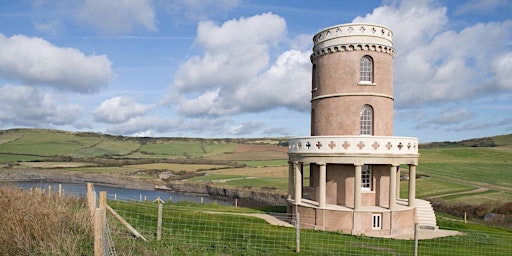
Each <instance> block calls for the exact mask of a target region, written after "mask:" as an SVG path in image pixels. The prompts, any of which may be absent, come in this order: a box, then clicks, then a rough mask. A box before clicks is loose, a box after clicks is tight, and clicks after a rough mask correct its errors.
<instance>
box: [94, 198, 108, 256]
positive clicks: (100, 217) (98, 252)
mask: <svg viewBox="0 0 512 256" xmlns="http://www.w3.org/2000/svg"><path fill="white" fill-rule="evenodd" d="M105 218H106V211H105V208H96V209H95V210H94V256H103V243H104V241H105V237H104V235H103V234H105V222H106V221H105Z"/></svg>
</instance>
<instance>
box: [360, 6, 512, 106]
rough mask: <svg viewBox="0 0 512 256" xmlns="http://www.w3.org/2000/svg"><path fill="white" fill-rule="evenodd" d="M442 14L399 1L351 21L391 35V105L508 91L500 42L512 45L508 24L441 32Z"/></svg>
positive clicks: (506, 53)
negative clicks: (380, 26)
mask: <svg viewBox="0 0 512 256" xmlns="http://www.w3.org/2000/svg"><path fill="white" fill-rule="evenodd" d="M446 12H447V9H446V7H443V6H439V5H438V4H437V2H435V1H401V2H393V4H391V5H386V6H381V7H378V8H376V9H375V10H374V11H373V13H371V14H368V15H367V16H365V17H358V18H356V19H354V21H355V22H376V23H381V24H384V25H386V26H389V27H390V28H391V30H393V31H394V39H393V40H394V47H395V48H396V49H397V55H396V57H395V61H394V65H395V68H394V76H395V84H394V85H395V97H396V99H397V100H396V106H398V107H400V108H403V107H407V108H409V107H415V106H417V105H418V104H420V105H421V104H433V103H437V102H453V101H460V100H464V99H472V98H475V97H481V96H482V95H485V94H489V93H494V92H497V91H503V90H506V89H510V87H512V86H511V85H510V84H511V83H510V82H509V81H510V72H509V71H506V70H510V65H511V64H510V54H511V48H510V45H507V44H506V42H508V41H511V40H512V32H511V31H512V21H511V20H508V21H504V22H488V23H477V24H474V25H471V26H468V27H465V28H464V29H462V30H461V31H453V30H449V29H447V28H446V24H447V22H449V19H448V17H447V15H446ZM482 38H485V41H482ZM490 63H491V64H492V65H490Z"/></svg>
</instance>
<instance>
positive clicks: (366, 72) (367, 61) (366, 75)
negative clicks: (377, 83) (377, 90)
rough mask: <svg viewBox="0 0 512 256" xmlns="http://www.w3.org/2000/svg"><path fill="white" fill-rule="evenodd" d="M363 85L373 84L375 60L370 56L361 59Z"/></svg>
mask: <svg viewBox="0 0 512 256" xmlns="http://www.w3.org/2000/svg"><path fill="white" fill-rule="evenodd" d="M360 75H361V83H365V84H369V83H373V59H372V58H371V57H370V56H363V57H362V58H361V74H360Z"/></svg>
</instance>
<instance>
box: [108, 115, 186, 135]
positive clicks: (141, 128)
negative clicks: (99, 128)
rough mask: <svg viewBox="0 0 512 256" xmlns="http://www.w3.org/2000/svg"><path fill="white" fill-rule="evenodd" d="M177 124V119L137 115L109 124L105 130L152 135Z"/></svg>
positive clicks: (170, 129) (168, 129)
mask: <svg viewBox="0 0 512 256" xmlns="http://www.w3.org/2000/svg"><path fill="white" fill-rule="evenodd" d="M178 125H179V122H178V121H176V120H172V119H168V118H162V117H147V116H137V117H133V118H130V119H128V120H127V121H126V122H123V123H118V124H114V125H111V126H109V127H108V128H107V129H106V132H107V133H109V134H123V135H134V136H135V135H141V134H144V135H148V136H154V135H155V134H161V133H165V132H169V131H172V130H174V129H175V128H176V127H177V126H178Z"/></svg>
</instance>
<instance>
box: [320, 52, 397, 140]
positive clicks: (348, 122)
mask: <svg viewBox="0 0 512 256" xmlns="http://www.w3.org/2000/svg"><path fill="white" fill-rule="evenodd" d="M365 55H369V56H371V57H372V58H373V61H374V83H375V84H376V85H359V84H358V83H359V82H360V77H359V69H360V67H359V65H360V59H361V57H363V56H365ZM314 64H315V66H316V68H315V70H316V72H317V74H316V76H315V77H316V79H314V80H315V81H313V82H316V83H317V84H316V85H313V88H316V90H314V91H313V93H312V99H313V101H312V105H311V108H312V118H311V119H312V120H311V122H312V123H311V127H312V135H313V136H327V135H359V134H360V129H359V118H360V110H361V107H362V106H363V105H365V104H369V105H371V106H372V107H373V109H374V135H378V136H392V135H393V99H390V98H386V97H381V96H378V97H376V96H343V97H329V98H322V99H315V98H316V97H326V96H335V95H338V96H339V94H353V93H358V94H361V93H364V94H366V93H370V94H373V95H375V94H377V95H382V96H384V95H387V96H389V97H392V96H393V57H392V56H390V55H388V54H386V53H382V52H372V51H348V52H338V53H331V54H327V55H324V56H321V57H319V58H317V59H315V61H314Z"/></svg>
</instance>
